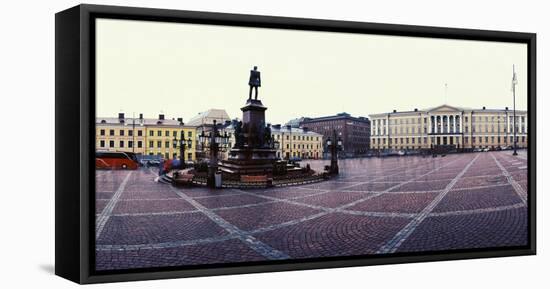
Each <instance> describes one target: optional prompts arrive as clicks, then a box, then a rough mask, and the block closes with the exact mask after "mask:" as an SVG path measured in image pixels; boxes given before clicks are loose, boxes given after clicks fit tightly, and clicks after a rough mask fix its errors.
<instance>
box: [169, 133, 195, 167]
mask: <svg viewBox="0 0 550 289" xmlns="http://www.w3.org/2000/svg"><path fill="white" fill-rule="evenodd" d="M172 141H173V143H174V148H177V147H178V146H179V149H180V169H184V168H185V167H186V165H185V148H191V145H192V143H193V141H192V140H191V138H188V139H187V140H186V139H185V136H184V132H183V130H182V131H181V134H180V139H177V138H176V136H174V139H173V140H172Z"/></svg>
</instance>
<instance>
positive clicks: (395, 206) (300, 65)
mask: <svg viewBox="0 0 550 289" xmlns="http://www.w3.org/2000/svg"><path fill="white" fill-rule="evenodd" d="M535 51H536V37H535V34H532V33H518V32H502V31H483V30H470V29H456V28H436V27H421V26H407V25H391V24H374V23H359V22H347V21H327V20H315V19H299V18H285V17H268V16H253V15H234V14H223V13H204V12H190V11H175V10H162V9H145V8H130V7H113V6H95V5H79V6H77V7H73V8H70V9H68V10H65V11H62V12H59V13H57V14H56V266H55V270H56V274H57V275H59V276H62V277H64V278H67V279H70V280H72V281H75V282H78V283H97V282H112V281H128V280H143V279H155V278H175V277H188V276H205V275H219V274H236V273H252V272H266V271H281V270H300V269H314V268H330V267H343V266H358V265H376V264H390V263H403V262H422V261H438V260H453V259H467V258H483V257H501V256H517V255H530V254H535V239H536V238H535V191H536V190H535V189H536V188H535V176H536V174H535V158H536V150H535V144H536V136H535V131H536V130H535V127H536V122H535V120H536V117H535V102H536V94H535V81H536V69H535V65H536V59H535Z"/></svg>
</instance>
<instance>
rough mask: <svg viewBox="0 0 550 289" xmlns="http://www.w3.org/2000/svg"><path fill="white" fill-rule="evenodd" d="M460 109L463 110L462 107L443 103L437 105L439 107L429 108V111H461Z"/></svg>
mask: <svg viewBox="0 0 550 289" xmlns="http://www.w3.org/2000/svg"><path fill="white" fill-rule="evenodd" d="M460 111H462V109H460V108H457V107H454V106H450V105H448V104H443V105H440V106H437V107H434V108H431V109H428V112H429V113H436V112H460Z"/></svg>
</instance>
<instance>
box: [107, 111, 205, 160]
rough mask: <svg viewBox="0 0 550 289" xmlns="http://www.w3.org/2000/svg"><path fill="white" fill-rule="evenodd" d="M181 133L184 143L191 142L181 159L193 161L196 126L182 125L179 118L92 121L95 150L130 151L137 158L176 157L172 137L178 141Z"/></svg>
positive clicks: (176, 152) (162, 116) (119, 118)
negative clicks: (94, 133) (147, 156)
mask: <svg viewBox="0 0 550 289" xmlns="http://www.w3.org/2000/svg"><path fill="white" fill-rule="evenodd" d="M182 132H183V134H184V138H185V140H186V141H187V140H189V139H190V140H191V147H186V148H185V160H193V161H194V160H195V159H196V150H195V149H196V145H197V133H196V127H194V126H186V125H184V124H183V122H182V120H181V119H178V120H175V119H165V117H164V115H162V114H161V115H159V117H158V118H157V119H151V118H143V116H142V115H140V117H139V118H125V117H124V114H123V113H121V114H119V117H118V118H112V117H111V118H102V117H98V118H96V150H101V151H119V152H133V153H136V154H138V155H157V156H162V157H163V158H165V159H169V158H174V157H175V158H179V157H180V149H179V142H178V145H174V137H175V138H176V139H177V140H180V138H181V133H182Z"/></svg>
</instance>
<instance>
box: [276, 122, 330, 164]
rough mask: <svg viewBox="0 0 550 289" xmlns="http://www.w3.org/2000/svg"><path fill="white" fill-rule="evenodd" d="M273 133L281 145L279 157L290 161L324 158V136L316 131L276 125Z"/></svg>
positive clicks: (278, 151)
mask: <svg viewBox="0 0 550 289" xmlns="http://www.w3.org/2000/svg"><path fill="white" fill-rule="evenodd" d="M271 133H272V135H273V139H274V140H275V142H278V143H279V148H278V149H277V157H279V158H282V159H288V158H290V157H299V158H302V159H319V158H322V157H323V135H322V134H319V133H316V132H314V131H311V130H308V129H304V128H295V127H288V126H280V125H274V126H272V127H271Z"/></svg>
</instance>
